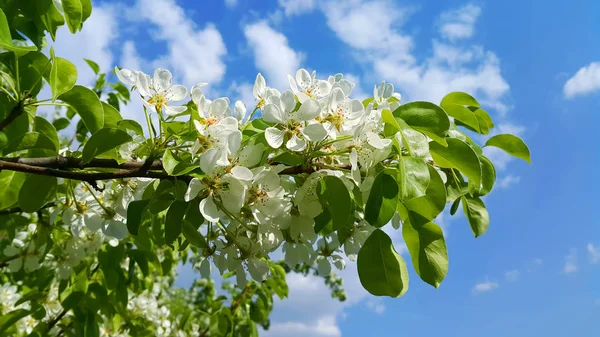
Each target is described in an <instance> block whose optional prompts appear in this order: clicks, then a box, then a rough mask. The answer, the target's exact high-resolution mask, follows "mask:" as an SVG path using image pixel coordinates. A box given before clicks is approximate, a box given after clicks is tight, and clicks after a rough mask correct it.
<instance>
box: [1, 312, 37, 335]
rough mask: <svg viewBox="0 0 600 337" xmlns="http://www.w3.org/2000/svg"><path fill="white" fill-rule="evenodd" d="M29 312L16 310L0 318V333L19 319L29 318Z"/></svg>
mask: <svg viewBox="0 0 600 337" xmlns="http://www.w3.org/2000/svg"><path fill="white" fill-rule="evenodd" d="M29 314H30V312H29V310H25V309H17V310H13V311H11V312H8V313H6V314H3V315H2V316H1V317H0V332H4V331H6V330H7V329H8V328H10V327H11V326H13V325H14V324H15V323H17V322H18V321H19V320H20V319H21V318H23V317H27V316H29Z"/></svg>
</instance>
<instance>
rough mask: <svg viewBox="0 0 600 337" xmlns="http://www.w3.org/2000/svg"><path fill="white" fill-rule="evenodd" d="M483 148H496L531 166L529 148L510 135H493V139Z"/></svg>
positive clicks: (519, 139)
mask: <svg viewBox="0 0 600 337" xmlns="http://www.w3.org/2000/svg"><path fill="white" fill-rule="evenodd" d="M484 146H494V147H497V148H499V149H501V150H504V151H505V152H506V153H508V154H510V155H511V156H514V157H517V158H521V159H523V160H525V161H526V162H528V163H529V164H531V158H530V154H529V148H528V147H527V145H525V143H524V142H523V141H522V140H521V138H519V137H517V136H513V135H511V134H501V135H495V136H494V137H492V138H490V139H488V141H487V142H485V145H484Z"/></svg>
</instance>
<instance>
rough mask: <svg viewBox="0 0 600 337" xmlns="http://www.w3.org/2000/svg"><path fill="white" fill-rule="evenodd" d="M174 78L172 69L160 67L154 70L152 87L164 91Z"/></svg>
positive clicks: (157, 90)
mask: <svg viewBox="0 0 600 337" xmlns="http://www.w3.org/2000/svg"><path fill="white" fill-rule="evenodd" d="M172 80H173V75H172V74H171V72H170V71H168V70H167V69H163V68H158V69H156V70H155V71H154V76H153V77H152V87H153V88H154V90H155V91H156V92H164V91H167V89H169V87H171V81H172Z"/></svg>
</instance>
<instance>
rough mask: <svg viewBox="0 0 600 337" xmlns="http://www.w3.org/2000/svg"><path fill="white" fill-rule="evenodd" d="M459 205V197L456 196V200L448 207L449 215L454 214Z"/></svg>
mask: <svg viewBox="0 0 600 337" xmlns="http://www.w3.org/2000/svg"><path fill="white" fill-rule="evenodd" d="M459 205H460V198H457V199H456V200H454V202H453V203H452V206H451V207H450V215H454V214H456V211H457V210H458V206H459Z"/></svg>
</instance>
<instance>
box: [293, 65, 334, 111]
mask: <svg viewBox="0 0 600 337" xmlns="http://www.w3.org/2000/svg"><path fill="white" fill-rule="evenodd" d="M316 76H317V72H316V71H313V72H312V74H309V73H308V71H306V69H299V70H298V71H297V72H296V78H295V79H294V78H293V77H292V76H291V75H288V81H289V82H290V88H291V89H292V91H293V92H294V94H295V95H296V96H297V97H298V101H299V102H300V103H304V102H306V101H307V100H310V99H313V100H321V99H322V98H324V97H327V95H329V92H330V91H331V83H329V82H328V81H324V80H318V79H317V78H316Z"/></svg>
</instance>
